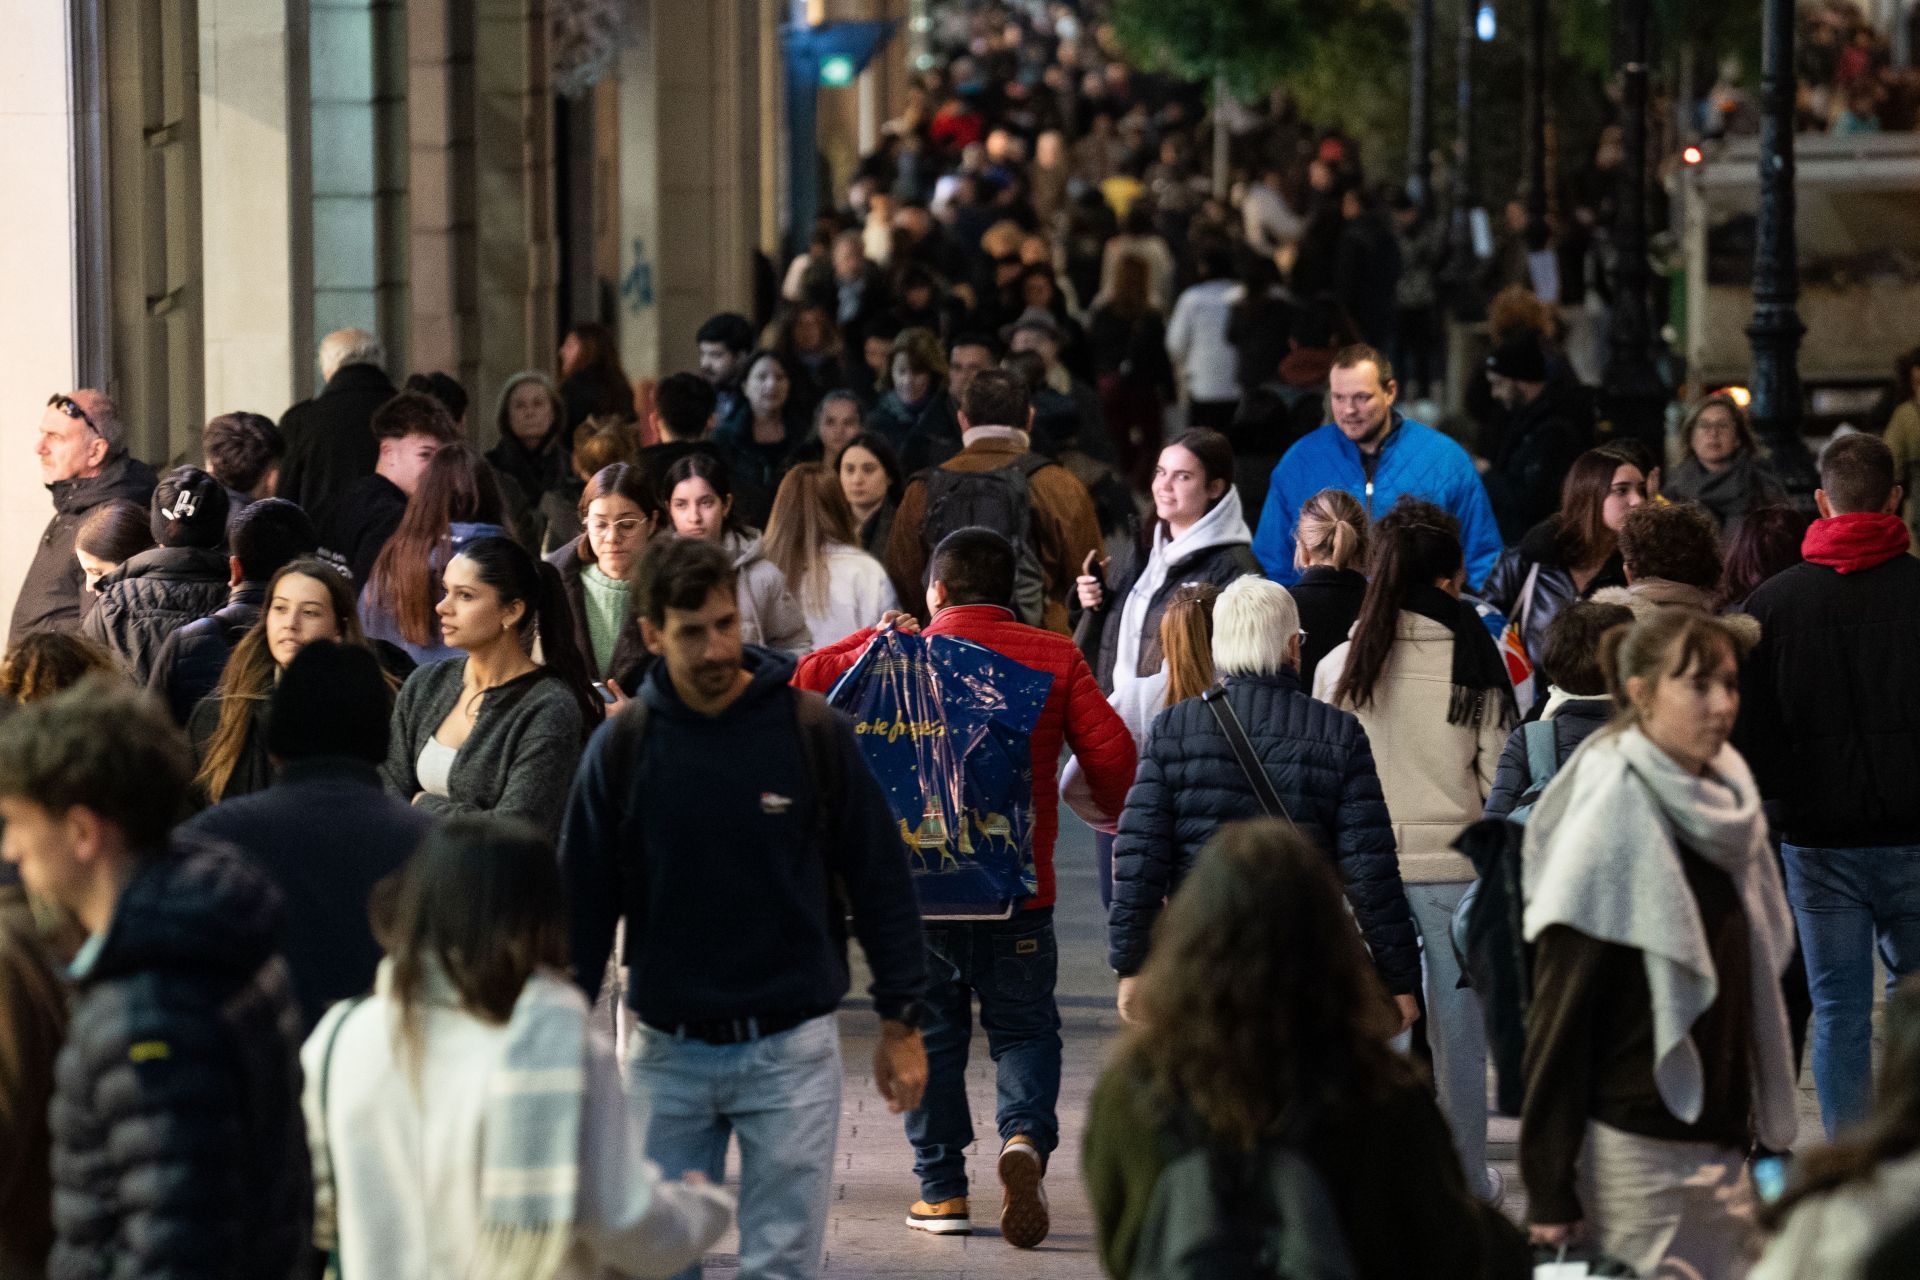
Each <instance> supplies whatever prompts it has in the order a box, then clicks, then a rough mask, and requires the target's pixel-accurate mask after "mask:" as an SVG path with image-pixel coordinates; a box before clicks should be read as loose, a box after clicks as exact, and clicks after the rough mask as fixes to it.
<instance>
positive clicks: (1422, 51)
mask: <svg viewBox="0 0 1920 1280" xmlns="http://www.w3.org/2000/svg"><path fill="white" fill-rule="evenodd" d="M1409 53H1410V56H1411V61H1412V67H1411V74H1410V75H1409V76H1408V77H1407V79H1408V82H1409V83H1408V86H1407V103H1408V105H1407V196H1408V197H1409V198H1410V199H1411V200H1412V201H1413V203H1414V207H1415V208H1417V209H1419V210H1420V211H1421V213H1423V214H1424V213H1429V212H1431V211H1432V205H1433V0H1415V3H1414V6H1413V32H1412V39H1411V40H1410V41H1409Z"/></svg>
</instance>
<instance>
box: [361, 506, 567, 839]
mask: <svg viewBox="0 0 1920 1280" xmlns="http://www.w3.org/2000/svg"><path fill="white" fill-rule="evenodd" d="M442 578H443V580H444V582H445V584H446V594H445V595H444V596H443V597H441V600H440V603H439V604H438V605H437V606H436V607H435V613H436V614H437V615H438V617H439V620H440V632H441V635H442V637H443V638H444V640H445V642H446V644H447V645H448V646H449V647H451V648H453V649H456V650H459V651H460V653H459V656H457V657H453V658H448V659H447V660H445V661H444V662H436V663H433V664H432V665H430V666H425V667H421V668H420V669H419V670H418V671H416V672H414V673H413V675H412V676H410V677H408V679H407V683H406V685H405V687H403V688H402V689H401V690H400V701H399V704H398V705H397V706H395V707H394V710H393V745H392V748H391V750H390V752H389V754H388V756H387V763H386V766H385V768H384V770H383V773H384V776H385V779H386V784H387V790H388V791H390V792H392V793H393V794H394V795H397V796H399V797H400V798H401V799H403V800H408V801H411V802H412V803H414V804H416V805H418V806H420V807H421V808H423V809H427V810H430V811H432V812H434V813H437V814H451V813H496V814H502V815H508V816H513V817H518V818H523V819H525V820H526V821H529V822H531V823H533V824H534V825H535V826H537V827H539V828H540V829H541V830H543V831H545V832H546V833H547V834H548V835H549V836H552V835H555V834H556V833H558V831H559V830H560V815H561V813H562V811H563V810H564V808H565V805H566V799H567V788H568V787H569V786H570V785H571V784H572V782H573V771H574V767H575V766H576V765H578V764H579V763H580V752H581V750H582V748H583V747H584V746H585V745H586V739H587V735H588V733H590V732H591V731H592V730H593V729H594V727H595V726H597V725H598V724H599V723H600V720H601V716H602V710H601V703H600V700H599V698H598V696H597V695H596V694H595V693H594V691H593V686H592V684H591V683H590V682H589V680H588V676H587V664H586V660H585V658H583V657H582V656H581V653H580V646H579V643H578V642H577V641H576V639H575V637H574V626H573V615H572V612H571V611H570V609H569V608H568V605H567V599H566V592H565V590H564V588H563V587H562V586H561V584H560V575H559V574H558V573H557V572H556V571H555V570H554V568H553V566H552V565H549V564H545V563H543V562H541V561H538V560H535V559H534V558H533V556H532V555H531V554H530V553H529V552H528V551H527V550H526V549H525V548H524V547H522V546H521V545H520V544H519V543H517V542H515V541H513V539H511V538H506V537H491V538H479V539H476V540H475V541H473V542H470V543H468V544H467V545H466V546H465V547H463V548H462V549H461V550H460V553H459V554H458V555H456V556H454V557H453V559H452V560H450V561H448V562H447V567H446V569H445V571H444V572H443V574H442ZM536 641H537V642H538V643H539V645H540V652H541V654H542V656H543V658H544V659H545V661H544V663H536V662H535V661H534V660H533V658H532V656H531V655H532V653H533V647H534V644H535V642H536Z"/></svg>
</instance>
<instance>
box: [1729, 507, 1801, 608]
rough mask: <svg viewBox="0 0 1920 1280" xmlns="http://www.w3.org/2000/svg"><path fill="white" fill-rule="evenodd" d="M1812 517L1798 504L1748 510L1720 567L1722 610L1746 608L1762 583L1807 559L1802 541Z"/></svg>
mask: <svg viewBox="0 0 1920 1280" xmlns="http://www.w3.org/2000/svg"><path fill="white" fill-rule="evenodd" d="M1812 523H1813V517H1812V516H1811V515H1810V514H1808V513H1807V512H1805V511H1801V510H1799V509H1798V508H1796V507H1786V506H1776V507H1761V508H1760V509H1759V510H1757V511H1751V512H1748V513H1747V518H1746V519H1745V520H1743V521H1741V522H1740V528H1739V530H1738V531H1737V532H1736V533H1735V534H1734V535H1733V539H1732V541H1730V542H1728V543H1727V557H1726V562H1725V565H1724V567H1723V568H1722V569H1721V571H1720V609H1721V612H1723V613H1729V612H1732V611H1733V610H1735V609H1741V608H1744V606H1745V605H1746V603H1747V597H1748V596H1750V595H1752V594H1753V593H1754V590H1755V589H1756V588H1757V587H1759V585H1760V584H1761V583H1763V582H1765V581H1766V580H1767V579H1768V578H1771V577H1772V576H1773V575H1774V574H1776V573H1779V572H1780V571H1781V570H1782V569H1790V568H1792V567H1793V566H1794V565H1796V564H1799V563H1800V561H1801V560H1803V559H1805V557H1804V556H1802V555H1801V553H1800V544H1801V543H1803V542H1804V541H1806V537H1807V526H1808V525H1810V524H1812Z"/></svg>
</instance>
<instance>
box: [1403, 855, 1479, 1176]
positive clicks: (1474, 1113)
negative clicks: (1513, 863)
mask: <svg viewBox="0 0 1920 1280" xmlns="http://www.w3.org/2000/svg"><path fill="white" fill-rule="evenodd" d="M1472 883H1473V882H1472V881H1471V880H1462V881H1449V882H1443V883H1438V884H1419V883H1415V884H1409V885H1407V905H1408V906H1410V907H1412V908H1413V925H1414V928H1415V929H1416V930H1418V931H1419V934H1420V973H1421V979H1422V983H1423V988H1422V989H1423V993H1424V995H1425V996H1426V1001H1427V1044H1428V1046H1429V1047H1430V1048H1431V1049H1432V1050H1433V1085H1434V1092H1435V1093H1436V1094H1437V1095H1438V1100H1439V1103H1440V1114H1442V1115H1444V1116H1445V1117H1446V1118H1447V1126H1448V1128H1450V1129H1452V1130H1453V1149H1454V1150H1455V1151H1457V1152H1458V1153H1459V1154H1460V1165H1461V1167H1462V1168H1463V1169H1464V1170H1465V1172H1466V1175H1467V1185H1468V1186H1469V1187H1472V1188H1474V1189H1475V1191H1476V1192H1477V1193H1478V1194H1480V1195H1482V1196H1485V1195H1486V1194H1487V1192H1488V1191H1489V1190H1490V1188H1489V1187H1488V1185H1487V1027H1486V1023H1485V1021H1483V1019H1482V1017H1481V1013H1480V997H1479V996H1477V995H1475V994H1474V992H1473V989H1472V988H1471V987H1463V986H1461V985H1460V961H1459V958H1458V957H1457V956H1455V955H1454V952H1453V913H1454V911H1455V910H1456V909H1457V908H1458V907H1459V906H1460V899H1461V897H1462V895H1464V894H1465V893H1466V891H1467V886H1468V885H1470V884H1472Z"/></svg>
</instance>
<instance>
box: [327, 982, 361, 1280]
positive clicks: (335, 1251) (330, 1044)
mask: <svg viewBox="0 0 1920 1280" xmlns="http://www.w3.org/2000/svg"><path fill="white" fill-rule="evenodd" d="M366 1002H367V997H366V996H364V995H358V996H355V997H353V999H351V1000H349V1001H347V1002H346V1008H344V1009H342V1010H341V1011H340V1016H339V1017H337V1018H335V1019H334V1020H333V1026H332V1028H331V1029H330V1030H328V1032H327V1047H326V1049H325V1050H324V1051H323V1052H322V1053H321V1054H320V1142H321V1143H322V1144H323V1149H324V1150H325V1151H326V1153H327V1159H326V1171H325V1177H326V1181H327V1187H326V1203H327V1207H328V1209H329V1211H330V1214H331V1220H330V1222H329V1223H328V1224H327V1225H328V1228H329V1230H330V1232H331V1237H332V1238H331V1239H330V1240H329V1241H328V1249H327V1265H326V1272H325V1275H326V1277H327V1280H339V1277H340V1186H339V1181H338V1179H336V1178H335V1177H334V1176H333V1138H332V1136H331V1135H330V1133H329V1132H328V1117H327V1085H328V1083H329V1082H330V1081H331V1080H332V1078H333V1048H334V1046H335V1045H336V1044H338V1043H340V1028H342V1027H344V1026H346V1025H347V1019H348V1018H351V1017H352V1016H353V1012H354V1010H356V1009H358V1008H359V1007H360V1006H361V1005H363V1004H365V1003H366Z"/></svg>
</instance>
